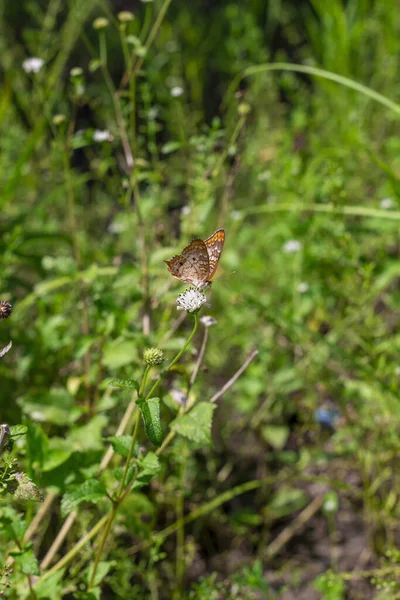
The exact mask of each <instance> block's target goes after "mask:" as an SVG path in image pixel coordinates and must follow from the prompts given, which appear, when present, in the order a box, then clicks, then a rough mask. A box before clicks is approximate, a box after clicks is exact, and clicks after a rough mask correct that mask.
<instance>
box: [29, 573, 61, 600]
mask: <svg viewBox="0 0 400 600" xmlns="http://www.w3.org/2000/svg"><path fill="white" fill-rule="evenodd" d="M64 573H65V569H60V570H59V571H56V572H55V573H53V574H52V575H49V576H48V577H46V579H43V578H41V579H39V580H38V582H37V583H36V584H35V597H36V598H37V599H38V600H42V599H43V600H48V599H49V598H51V600H60V599H61V598H62V587H63V586H62V583H61V581H62V578H63V576H64Z"/></svg>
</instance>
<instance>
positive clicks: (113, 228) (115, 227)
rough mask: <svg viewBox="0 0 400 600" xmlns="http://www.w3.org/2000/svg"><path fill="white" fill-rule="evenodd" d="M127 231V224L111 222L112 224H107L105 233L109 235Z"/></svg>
mask: <svg viewBox="0 0 400 600" xmlns="http://www.w3.org/2000/svg"><path fill="white" fill-rule="evenodd" d="M126 230H127V224H126V223H122V222H121V221H120V222H118V221H113V222H112V223H110V224H109V226H108V228H107V231H108V232H109V233H116V234H118V233H122V232H123V231H126Z"/></svg>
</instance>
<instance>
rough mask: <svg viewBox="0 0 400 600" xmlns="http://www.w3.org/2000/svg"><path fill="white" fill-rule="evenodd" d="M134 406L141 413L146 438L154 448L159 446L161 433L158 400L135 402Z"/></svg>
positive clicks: (161, 438) (150, 399) (161, 437)
mask: <svg viewBox="0 0 400 600" xmlns="http://www.w3.org/2000/svg"><path fill="white" fill-rule="evenodd" d="M136 404H137V405H138V407H139V410H140V412H141V413H142V417H143V421H144V428H145V431H146V435H147V437H148V438H149V440H151V441H152V442H153V444H154V445H155V446H161V444H162V441H163V433H162V428H161V419H160V398H149V399H148V400H136Z"/></svg>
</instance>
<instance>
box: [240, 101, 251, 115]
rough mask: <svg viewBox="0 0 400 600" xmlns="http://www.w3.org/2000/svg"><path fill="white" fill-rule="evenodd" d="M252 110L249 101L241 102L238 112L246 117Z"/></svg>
mask: <svg viewBox="0 0 400 600" xmlns="http://www.w3.org/2000/svg"><path fill="white" fill-rule="evenodd" d="M250 111H251V107H250V104H247V102H241V103H240V104H239V106H238V113H239V115H240V116H241V117H245V116H246V115H248V114H249V112H250Z"/></svg>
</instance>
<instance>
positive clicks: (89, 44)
mask: <svg viewBox="0 0 400 600" xmlns="http://www.w3.org/2000/svg"><path fill="white" fill-rule="evenodd" d="M0 6H1V30H0V64H1V71H2V75H1V77H2V85H1V89H0V209H1V211H0V232H1V237H0V255H1V270H0V283H1V285H0V289H1V298H0V299H2V300H10V301H11V302H12V304H13V307H14V313H13V316H12V318H11V319H10V320H7V321H4V322H1V323H0V325H1V339H2V341H1V342H0V346H1V347H2V346H5V344H6V343H7V342H8V341H9V340H10V339H12V341H13V349H12V350H11V351H10V352H9V353H8V354H7V355H6V357H4V358H3V359H2V360H1V362H0V376H1V404H0V409H1V410H0V415H1V417H0V420H1V422H3V423H8V424H10V425H12V424H15V423H21V422H22V423H25V424H26V425H27V427H28V433H27V436H26V438H25V439H24V441H22V442H21V443H20V446H19V449H18V462H19V464H20V465H21V466H22V467H23V468H24V471H26V472H27V473H28V474H29V476H30V477H32V479H34V481H36V483H37V484H38V485H39V486H40V487H41V489H42V490H44V491H45V493H48V492H54V493H55V494H57V497H58V496H59V495H62V494H64V493H65V492H66V491H68V489H69V486H70V485H71V484H75V483H79V482H81V481H83V480H84V479H85V477H86V476H87V473H88V472H90V470H91V469H92V470H93V469H95V467H96V465H98V463H99V462H100V460H101V457H102V456H103V452H104V448H105V442H104V437H107V436H110V435H115V430H116V427H117V425H118V423H119V420H120V418H121V415H122V414H123V411H124V409H125V407H126V405H127V403H128V401H129V394H127V393H126V392H125V391H122V392H119V393H118V394H110V391H109V388H107V386H106V385H105V384H104V381H105V380H106V378H107V377H112V378H124V377H128V378H130V377H132V378H139V377H140V374H141V373H142V370H143V367H142V359H141V355H142V352H143V349H144V348H146V347H151V346H155V347H160V348H162V349H163V350H164V352H165V353H166V355H167V356H168V357H169V359H171V358H172V357H173V356H174V354H175V353H176V351H178V350H179V349H180V347H181V346H182V345H183V343H184V340H185V336H187V335H188V333H189V332H190V328H191V321H190V319H189V318H186V319H185V320H182V318H179V317H180V313H178V312H177V311H176V304H175V301H176V297H177V295H178V294H179V293H180V292H182V291H183V290H184V284H182V283H181V282H178V281H176V280H173V279H172V278H171V276H170V274H169V273H168V271H167V268H166V265H165V264H164V263H163V261H164V260H166V259H168V258H170V257H171V256H172V255H173V254H176V253H178V252H180V251H181V250H182V248H183V247H184V246H185V245H186V244H187V243H188V242H189V241H190V240H191V239H193V238H196V237H200V238H202V239H205V238H206V237H208V236H209V235H210V234H211V233H212V232H213V231H215V230H216V229H217V228H218V227H224V228H225V232H226V242H225V248H224V251H223V254H222V258H221V263H220V267H219V270H218V274H217V276H216V281H215V283H214V284H213V286H212V289H211V292H210V294H209V302H210V304H211V306H210V307H208V308H207V309H206V310H205V311H203V313H202V314H210V315H212V316H213V317H214V318H215V319H216V320H217V324H216V325H214V326H212V327H211V328H210V330H209V341H208V345H207V349H206V353H205V357H204V360H203V364H202V368H201V370H200V373H199V375H198V377H197V379H196V383H195V385H194V387H193V389H192V390H191V394H192V395H193V398H195V399H200V400H209V399H210V398H211V397H212V396H213V395H214V394H215V393H216V392H218V390H220V389H221V387H222V386H223V385H224V384H225V383H226V382H227V381H228V380H229V379H230V378H231V377H232V376H233V375H234V374H235V373H236V371H237V370H238V369H239V368H240V367H241V365H243V364H244V363H245V361H246V359H247V358H248V357H249V355H250V353H251V352H252V351H253V350H255V349H256V350H258V351H259V354H258V355H257V357H256V358H255V359H254V360H253V361H252V363H251V364H250V365H249V367H248V368H247V369H246V371H245V372H244V373H243V375H242V376H241V377H240V378H239V379H238V380H237V382H235V384H234V385H233V386H232V387H230V388H229V390H228V391H227V392H226V393H225V394H224V395H223V397H222V398H220V399H219V400H218V402H217V406H218V408H217V410H216V411H215V413H214V421H213V427H212V439H213V443H212V445H211V446H208V447H199V446H198V445H197V446H196V445H193V444H191V443H189V442H187V441H185V440H183V438H182V439H178V440H176V441H175V442H174V444H173V445H171V447H170V448H168V450H167V453H166V455H165V457H163V458H164V462H163V469H162V474H161V476H159V478H158V479H157V482H156V483H154V485H152V486H149V487H148V488H146V490H145V492H143V493H139V492H138V493H137V494H136V495H135V494H133V495H132V496H131V497H130V498H129V499H128V500H127V503H126V504H125V505H124V507H123V508H122V509H121V510H122V513H123V517H124V518H123V520H122V521H121V522H120V523H119V525H118V527H119V530H118V531H117V532H116V533H115V537H114V539H113V541H112V545H111V546H110V548H109V549H108V551H109V553H110V555H111V556H112V557H113V561H114V562H113V566H112V568H111V569H110V571H109V572H108V575H107V576H106V577H105V580H104V587H103V594H104V596H102V597H107V598H108V597H110V598H111V597H112V598H133V597H138V598H139V597H140V598H142V597H143V598H147V597H148V598H152V599H153V598H159V599H160V600H163V599H168V598H173V599H174V600H175V599H178V598H188V599H189V598H192V599H193V598H195V599H197V598H199V599H200V598H211V599H214V598H215V599H216V600H218V599H220V598H224V599H231V598H232V599H234V598H243V600H244V599H247V598H250V599H251V598H256V599H257V598H274V599H275V598H281V599H282V600H290V599H291V598H294V597H297V598H304V599H307V600H314V599H318V598H322V599H327V600H336V599H337V600H340V599H342V598H343V599H344V598H350V599H354V600H357V599H358V598H363V599H368V598H393V599H394V598H398V597H399V596H398V594H399V593H400V581H399V580H398V568H399V567H398V559H399V557H398V555H397V551H396V544H397V543H398V539H399V523H398V520H399V516H400V515H399V508H398V494H399V492H400V488H399V477H398V470H397V469H398V466H399V460H398V454H399V450H400V442H399V425H400V419H399V414H400V411H399V409H400V402H399V393H398V390H399V378H400V363H399V359H398V352H399V349H400V337H399V333H398V330H397V328H398V323H399V299H400V294H399V278H400V262H399V249H400V248H399V220H400V209H399V203H400V179H399V177H400V152H399V151H400V138H399V132H400V128H399V115H400V104H398V98H399V92H400V82H399V77H398V65H399V58H400V37H399V33H400V15H399V11H398V5H397V4H396V3H394V2H384V1H378V0H349V1H347V2H345V1H344V0H331V1H330V2H323V1H322V0H310V1H305V0H304V1H299V2H289V1H288V0H280V1H279V0H270V1H267V0H247V1H246V0H242V1H241V2H232V1H228V0H220V1H218V2H212V1H208V0H192V1H191V2H185V1H183V0H173V1H172V2H170V3H169V2H168V1H167V2H166V1H161V0H154V1H149V0H147V2H145V1H144V0H142V1H137V2H127V1H126V2H123V1H122V0H118V1H115V2H111V1H110V2H108V3H105V2H94V1H92V0H86V1H85V2H79V1H75V0H69V1H68V2H62V1H61V0H49V1H37V0H19V1H18V2H7V1H6V0H2V1H1V3H0ZM121 11H131V16H127V15H126V13H125V17H122V16H121V15H120V16H119V17H118V14H119V13H120V12H121ZM131 17H132V18H131ZM99 18H100V19H106V20H107V22H108V23H106V22H103V23H102V22H99V21H97V22H96V21H95V20H96V19H99ZM153 33H154V36H153V37H152V34H153ZM149 36H150V42H149ZM32 58H38V59H41V61H42V62H40V61H39V63H38V62H36V63H32V61H31V62H30V63H29V62H28V63H26V62H24V61H26V60H27V59H32ZM131 59H132V60H133V62H132V60H131ZM299 65H300V68H298V67H299ZM253 67H258V68H257V69H253ZM318 69H319V71H318ZM332 73H333V74H336V76H338V77H336V80H335V76H333V79H334V80H332V75H331V74H332ZM374 92H375V95H374ZM132 167H133V168H132ZM232 272H234V273H232ZM177 319H179V320H178V321H177ZM202 335H203V334H202V333H201V332H199V333H198V334H197V336H196V338H195V340H194V344H193V345H192V347H191V351H190V352H189V353H188V354H186V355H185V356H184V357H183V359H182V360H181V362H180V363H179V366H178V367H177V369H176V370H175V371H174V372H173V374H171V376H169V377H168V378H167V379H166V382H164V384H163V386H162V392H161V399H162V400H163V405H162V418H163V422H164V423H165V427H167V425H168V422H169V421H170V420H171V418H173V416H174V410H175V412H176V407H175V408H174V397H176V392H177V391H178V392H179V391H182V390H183V391H185V389H186V387H187V385H188V381H189V378H190V374H191V372H192V368H193V364H194V362H195V361H196V358H197V356H198V355H197V354H196V351H197V352H198V351H199V349H200V346H201V343H202ZM174 394H175V396H174ZM140 441H141V443H143V444H144V446H145V447H148V444H149V442H148V441H147V442H146V440H145V438H144V436H143V439H141V440H140ZM249 481H255V482H259V483H258V484H255V487H254V489H253V490H252V491H248V492H247V493H245V494H242V493H239V491H238V493H237V494H236V493H235V490H239V489H240V486H242V485H243V484H245V483H246V482H249ZM237 486H239V487H237ZM229 490H231V491H232V490H233V491H232V494H231V497H230V498H229V500H227V501H226V502H223V503H221V505H219V506H218V507H217V508H215V510H212V511H211V512H210V510H205V514H204V515H200V516H199V518H197V519H194V520H193V522H192V523H191V524H189V525H187V527H186V528H185V530H184V534H183V538H181V539H179V536H178V538H176V536H175V534H174V535H172V536H170V537H168V539H167V540H166V541H165V543H164V545H160V546H158V545H157V543H154V544H153V545H152V547H151V548H150V549H149V548H147V549H145V550H143V551H141V552H140V553H139V554H135V555H134V558H132V557H131V556H130V555H129V554H127V549H128V548H131V547H135V544H136V543H137V540H138V539H139V540H143V539H153V538H151V536H152V535H153V536H154V534H155V533H156V532H157V531H159V530H162V529H163V528H164V527H166V526H167V525H169V524H171V523H172V522H174V521H176V519H179V516H182V515H183V514H187V513H190V512H191V511H193V510H194V509H195V508H201V507H204V506H206V504H207V502H209V501H210V499H212V498H215V497H220V495H221V494H224V493H225V492H229ZM176 498H181V499H182V502H181V504H179V503H178V504H179V507H178V508H179V509H178V508H177V500H176ZM57 502H58V500H56V502H55V504H54V505H53V506H52V508H51V509H49V511H48V513H47V515H46V519H44V522H43V527H42V529H41V530H39V531H40V534H39V535H38V536H37V539H36V538H34V551H35V554H36V556H37V557H38V558H39V560H41V559H42V558H43V556H44V555H45V553H46V552H47V550H48V547H49V546H50V545H51V543H52V537H54V536H53V534H54V531H58V529H59V528H60V527H61V525H62V522H63V520H62V517H61V516H60V513H59V511H58V509H57V508H56V507H57V506H58V504H57ZM11 505H12V506H14V509H15V510H18V511H19V512H18V514H19V515H22V514H24V519H26V522H27V523H29V522H31V520H32V518H33V517H34V514H35V512H36V511H37V507H36V506H35V505H34V506H31V504H29V505H28V508H27V506H26V505H25V504H23V503H21V504H20V505H17V506H16V508H15V502H13V501H12V500H10V497H4V496H2V500H1V504H0V517H1V514H2V513H1V511H2V507H9V506H11ZM98 510H99V511H100V512H101V507H100V508H99V509H98ZM142 512H143V513H146V517H147V519H141V518H140V515H141V514H142ZM15 515H17V513H15ZM79 515H80V516H79V519H78V521H77V522H76V523H75V525H74V530H73V532H72V533H71V539H70V540H69V541H67V542H65V544H64V546H63V547H62V548H61V550H60V551H59V556H58V558H60V556H62V555H63V554H66V553H67V552H68V544H73V543H75V541H76V540H77V539H79V537H80V536H81V535H83V534H84V532H85V531H86V530H87V528H88V526H89V525H88V524H89V523H90V522H92V521H93V519H94V518H96V517H95V515H94V512H93V507H85V509H82V511H81V512H80V513H79ZM15 518H16V517H15ZM97 518H98V516H97ZM0 532H1V530H0ZM52 532H53V533H52ZM72 540H74V541H72ZM153 541H154V540H153ZM176 552H178V554H179V553H180V554H179V556H178V560H177V559H176ZM0 556H1V560H0V563H1V562H4V561H5V560H6V557H7V554H6V552H5V551H4V552H3V551H2V550H1V549H0ZM86 558H87V557H86ZM176 561H177V562H176ZM176 564H177V565H178V567H177V566H176ZM69 576H70V577H71V578H72V579H71V580H73V581H75V580H76V581H79V567H78V566H77V567H76V568H75V570H73V571H72V573H70V574H69ZM372 576H373V578H372V579H371V577H372ZM15 585H16V587H15V588H14V592H9V593H10V594H11V596H10V597H21V598H22V597H24V596H23V594H24V593H25V592H23V591H22V587H18V585H17V584H15ZM58 585H59V587H58V588H57V592H56V591H55V588H54V589H53V590H52V592H51V594H52V595H50V596H46V595H40V594H39V595H38V596H37V597H43V598H45V597H52V598H57V597H60V598H69V597H78V596H76V595H73V594H74V593H76V592H73V591H71V590H68V589H66V588H65V581H64V584H62V583H59V584H58ZM77 585H78V584H77ZM63 586H64V587H63ZM77 589H78V588H77ZM16 590H17V591H16ZM12 593H14V594H17V595H14V596H12ZM18 594H19V595H18ZM57 594H58V595H57ZM68 594H69V595H68ZM71 594H72V595H71ZM129 594H132V595H129ZM134 594H137V595H136V596H135V595H134ZM27 597H28V596H27ZM33 597H34V596H33ZM82 597H83V596H82Z"/></svg>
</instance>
